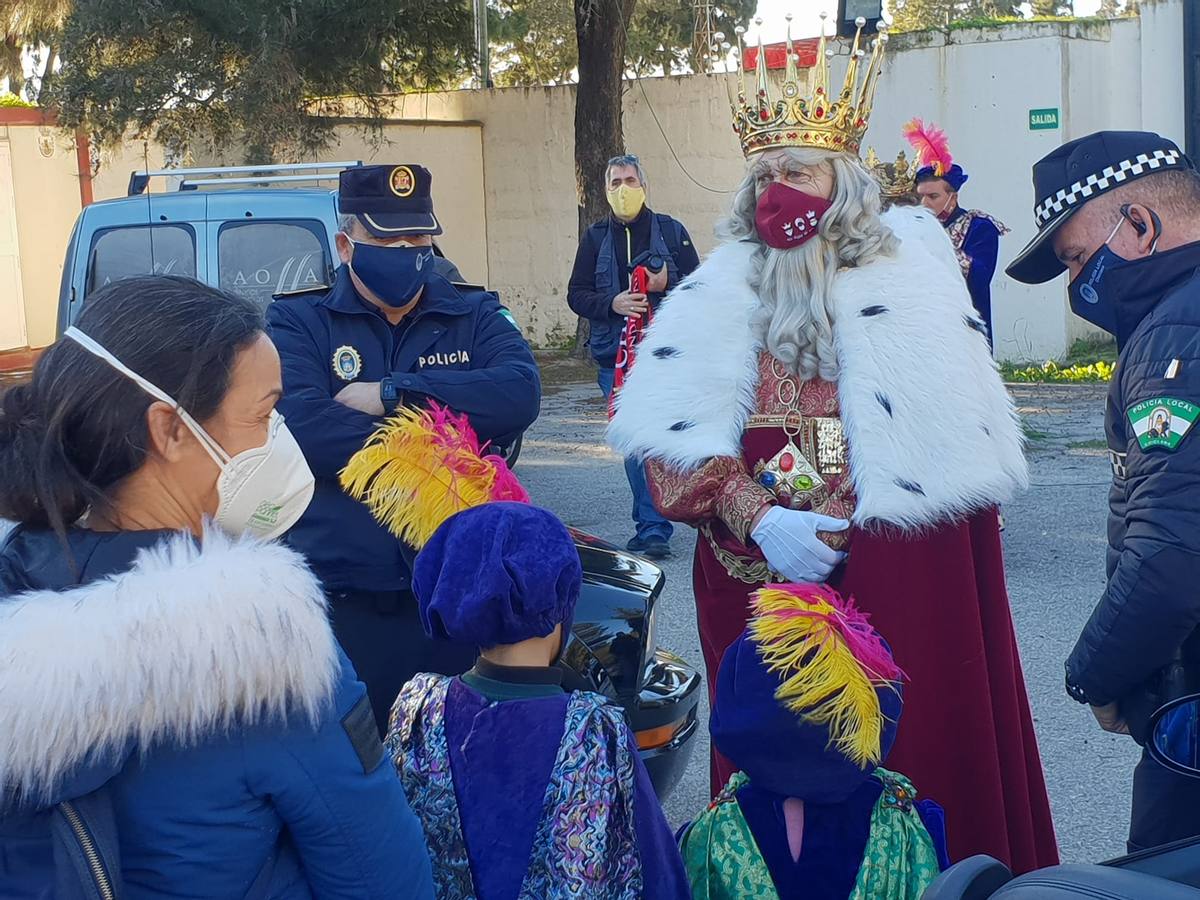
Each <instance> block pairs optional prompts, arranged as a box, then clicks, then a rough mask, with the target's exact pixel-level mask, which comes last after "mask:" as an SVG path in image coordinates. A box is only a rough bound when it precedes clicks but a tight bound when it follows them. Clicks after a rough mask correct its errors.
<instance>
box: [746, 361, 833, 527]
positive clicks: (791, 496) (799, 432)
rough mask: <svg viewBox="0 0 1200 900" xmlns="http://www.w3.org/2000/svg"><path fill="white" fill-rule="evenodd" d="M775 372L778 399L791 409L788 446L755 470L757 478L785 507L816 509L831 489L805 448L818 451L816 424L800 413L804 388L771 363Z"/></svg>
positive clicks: (787, 424) (787, 416) (785, 427)
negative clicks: (812, 507) (801, 388)
mask: <svg viewBox="0 0 1200 900" xmlns="http://www.w3.org/2000/svg"><path fill="white" fill-rule="evenodd" d="M771 368H772V372H773V374H775V375H776V376H777V378H778V380H777V381H776V385H775V397H776V399H777V400H778V401H779V403H780V405H781V406H784V407H786V409H787V412H786V413H785V414H784V417H783V433H784V434H785V435H786V436H787V442H786V443H785V444H784V445H783V447H782V449H780V451H779V452H778V453H776V454H775V455H774V456H772V457H771V458H770V459H769V460H766V461H765V462H762V461H760V462H759V463H758V464H757V465H756V466H755V467H754V477H755V479H757V481H758V483H759V484H761V485H762V486H763V487H765V488H766V489H767V490H769V491H771V493H773V494H774V495H775V496H776V497H777V498H779V502H780V503H782V504H784V505H785V506H789V507H791V508H793V509H800V508H803V507H810V506H814V505H816V504H817V503H818V502H820V499H821V498H822V497H823V496H826V495H828V486H827V485H826V484H825V480H824V479H823V478H821V473H820V472H818V471H817V470H816V468H815V467H814V466H813V464H812V463H811V462H809V460H808V454H807V453H806V452H805V451H804V449H803V448H802V447H801V444H803V445H805V446H807V447H811V448H813V449H815V447H816V422H815V421H813V420H811V419H806V418H805V417H804V416H803V415H802V414H801V412H800V386H799V384H798V382H797V381H796V379H795V378H793V377H792V376H790V375H789V374H788V373H787V372H780V371H778V361H777V360H772V361H771ZM797 439H799V443H797Z"/></svg>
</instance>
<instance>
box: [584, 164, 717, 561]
mask: <svg viewBox="0 0 1200 900" xmlns="http://www.w3.org/2000/svg"><path fill="white" fill-rule="evenodd" d="M605 184H606V185H607V188H608V205H609V208H610V209H611V210H612V214H611V215H609V216H607V217H605V218H604V219H603V220H601V221H599V222H597V223H595V224H594V225H592V226H591V227H590V228H588V230H587V231H586V232H584V235H583V239H582V240H581V241H580V242H579V250H578V251H577V252H576V254H575V268H574V269H573V270H572V272H571V281H570V284H569V285H568V287H567V303H568V304H569V305H570V307H571V309H572V310H573V311H574V312H575V313H576V314H577V315H580V316H583V317H585V318H587V319H589V320H590V321H591V325H592V327H591V338H590V339H589V341H588V344H589V346H590V347H591V350H592V356H593V357H595V359H596V364H597V365H598V366H599V367H600V372H599V374H598V375H597V378H596V381H597V383H599V385H600V390H601V391H603V392H604V396H605V397H608V396H609V395H610V394H611V393H612V389H613V381H614V379H615V367H616V360H617V351H618V349H619V346H620V343H621V333H622V331H623V330H624V327H625V320H626V318H627V317H640V316H642V315H644V314H645V313H646V312H647V310H653V309H654V308H655V307H657V305H658V302H659V301H660V300H661V299H662V298H663V296H664V295H665V294H666V292H667V291H668V290H670V289H671V288H673V287H674V286H675V285H676V284H678V283H679V281H680V280H681V279H682V278H684V277H685V276H686V275H689V274H691V272H692V270H693V269H695V268H696V267H697V266H698V265H699V264H700V258H699V257H698V256H697V255H696V248H695V247H694V246H693V244H692V239H691V236H690V235H689V234H688V233H687V229H686V228H684V227H683V225H682V224H681V223H680V222H678V221H677V220H675V219H673V218H671V217H670V216H668V215H665V214H664V213H656V212H654V211H653V210H651V209H650V207H648V206H647V205H646V176H645V173H644V172H643V171H642V164H641V162H640V161H639V160H638V158H637V157H636V156H630V155H625V156H615V157H613V158H612V159H610V160H609V161H608V165H607V167H606V168H605ZM638 266H645V268H646V269H647V271H648V272H649V280H648V287H647V290H646V291H645V292H641V291H634V290H632V285H631V283H630V278H631V277H632V275H633V271H634V269H635V268H637V267H638ZM625 474H626V475H627V476H628V478H629V487H630V489H631V490H632V491H633V521H634V524H635V526H636V532H635V534H634V536H633V538H632V539H631V540H630V541H629V543H628V544H627V545H626V546H627V548H628V549H629V550H630V551H632V552H634V553H641V554H642V555H644V556H647V557H649V558H650V559H665V558H666V557H668V556H670V554H671V547H670V543H669V541H670V540H671V532H672V526H671V523H670V522H668V521H667V520H666V519H664V518H663V517H662V515H661V514H659V512H658V510H656V509H655V508H654V503H653V502H652V501H651V499H650V492H649V491H648V490H647V488H646V474H645V470H644V466H643V464H642V463H641V462H639V461H637V460H634V459H627V460H625Z"/></svg>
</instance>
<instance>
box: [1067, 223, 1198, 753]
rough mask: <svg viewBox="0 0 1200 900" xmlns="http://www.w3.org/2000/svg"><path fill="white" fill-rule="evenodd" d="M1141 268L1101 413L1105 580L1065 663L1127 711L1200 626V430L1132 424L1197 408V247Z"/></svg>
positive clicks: (1093, 691)
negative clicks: (1161, 412)
mask: <svg viewBox="0 0 1200 900" xmlns="http://www.w3.org/2000/svg"><path fill="white" fill-rule="evenodd" d="M1143 268H1144V275H1143V276H1142V281H1141V285H1140V288H1139V291H1140V293H1141V294H1142V295H1143V296H1145V297H1146V298H1147V299H1146V300H1145V301H1143V302H1144V305H1145V311H1144V312H1143V313H1141V314H1142V315H1143V316H1144V317H1143V318H1142V319H1141V321H1140V323H1138V324H1136V325H1134V324H1133V323H1130V327H1131V328H1132V329H1133V330H1132V332H1131V334H1130V336H1129V339H1128V340H1127V342H1126V343H1125V346H1124V347H1123V348H1122V350H1121V354H1120V361H1119V363H1118V365H1117V371H1116V374H1115V375H1114V377H1113V381H1112V385H1111V386H1110V388H1109V393H1108V410H1107V413H1106V416H1105V420H1106V421H1105V430H1106V432H1107V437H1108V447H1109V452H1110V456H1111V458H1112V460H1113V470H1114V471H1113V483H1112V489H1111V492H1110V494H1109V517H1108V586H1107V588H1106V589H1105V592H1104V595H1103V596H1102V597H1101V599H1100V602H1099V604H1098V605H1097V606H1096V609H1095V611H1094V612H1093V613H1092V617H1091V619H1090V620H1089V621H1088V623H1087V626H1086V627H1085V628H1084V630H1083V633H1082V635H1080V638H1079V641H1078V643H1077V644H1076V645H1075V649H1074V651H1073V652H1072V653H1071V656H1070V659H1069V660H1068V661H1067V674H1068V676H1069V679H1070V680H1071V681H1072V682H1074V683H1075V684H1076V685H1078V686H1079V687H1080V688H1082V689H1083V691H1084V693H1085V694H1086V698H1087V700H1088V701H1089V702H1091V703H1093V704H1095V705H1104V704H1107V703H1110V702H1112V701H1121V702H1122V706H1123V708H1124V707H1125V706H1127V705H1128V706H1129V707H1130V708H1131V713H1130V714H1132V707H1134V706H1135V705H1140V704H1138V702H1137V701H1138V697H1139V695H1140V694H1142V693H1145V690H1144V689H1146V688H1148V689H1149V690H1150V691H1151V692H1153V691H1154V690H1155V687H1154V684H1153V681H1154V680H1155V679H1156V678H1157V676H1158V673H1159V672H1160V670H1161V669H1162V668H1163V666H1165V665H1166V664H1167V663H1169V662H1170V661H1171V660H1172V658H1173V657H1175V655H1176V654H1177V653H1179V651H1180V649H1181V647H1182V646H1183V645H1184V643H1185V641H1186V640H1187V638H1188V636H1189V635H1191V634H1192V632H1193V631H1194V630H1195V629H1196V627H1197V625H1200V500H1198V497H1200V433H1196V432H1200V427H1196V428H1190V429H1188V430H1186V432H1185V433H1184V434H1183V435H1182V439H1181V440H1179V441H1178V442H1175V443H1174V446H1164V445H1162V443H1161V441H1157V440H1152V439H1147V438H1141V439H1139V435H1138V433H1137V431H1138V429H1137V428H1135V424H1134V423H1135V422H1137V421H1140V420H1142V419H1143V418H1144V415H1145V413H1146V412H1147V411H1149V413H1150V414H1151V416H1153V413H1154V411H1155V410H1157V409H1158V408H1159V407H1160V404H1158V403H1151V402H1150V401H1157V400H1164V401H1176V403H1179V404H1183V405H1182V406H1180V405H1176V404H1174V403H1164V404H1161V405H1162V406H1169V407H1170V408H1172V409H1173V410H1177V412H1178V414H1179V415H1183V416H1184V418H1186V417H1187V416H1189V415H1193V413H1192V411H1191V408H1192V407H1193V406H1200V244H1193V245H1189V246H1187V247H1180V248H1177V249H1175V250H1172V251H1169V252H1167V253H1164V254H1162V255H1161V258H1160V259H1157V260H1155V261H1154V265H1152V266H1150V265H1147V264H1143ZM1127 308H1128V307H1127ZM1197 411H1198V412H1200V410H1197ZM1176 421H1177V422H1178V421H1179V419H1178V418H1176ZM1152 422H1153V419H1151V424H1152ZM1143 430H1144V426H1143ZM1177 430H1178V431H1182V430H1183V428H1182V426H1180V427H1179V428H1178V429H1177ZM1148 680H1149V681H1150V682H1151V683H1150V684H1149V685H1148ZM1141 712H1142V714H1143V715H1144V713H1145V712H1146V710H1142V711H1141ZM1139 718H1141V716H1139ZM1135 724H1136V723H1131V725H1135ZM1135 736H1136V735H1135Z"/></svg>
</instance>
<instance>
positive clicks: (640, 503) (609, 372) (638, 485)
mask: <svg viewBox="0 0 1200 900" xmlns="http://www.w3.org/2000/svg"><path fill="white" fill-rule="evenodd" d="M615 377H616V372H615V371H614V370H613V369H605V368H601V369H600V372H599V373H598V374H597V375H596V383H597V384H598V385H600V390H601V391H603V392H604V396H605V397H609V396H611V394H612V389H613V379H614V378H615ZM625 477H626V478H628V479H629V489H630V490H631V491H632V492H633V521H634V524H635V525H636V526H637V531H636V534H637V536H638V538H640V539H641V540H643V541H646V540H660V541H669V540H670V539H671V534H672V533H673V532H674V530H675V528H674V526H673V525H671V523H670V522H668V521H667V520H666V519H664V518H663V517H662V514H661V513H659V511H658V510H657V509H655V508H654V501H653V500H651V499H650V488H649V487H648V486H647V485H646V467H645V465H644V464H643V463H640V462H638V461H637V460H636V459H633V458H632V457H626V458H625Z"/></svg>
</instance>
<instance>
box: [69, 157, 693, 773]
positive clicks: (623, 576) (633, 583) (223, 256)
mask: <svg viewBox="0 0 1200 900" xmlns="http://www.w3.org/2000/svg"><path fill="white" fill-rule="evenodd" d="M356 165H361V163H360V162H340V163H321V164H309V165H304V164H298V165H286V166H273V167H263V166H231V167H226V168H221V169H167V170H161V171H152V172H134V173H133V174H132V175H131V176H130V179H129V191H128V196H125V197H119V198H117V199H114V200H104V201H101V202H99V203H94V204H92V205H91V206H87V207H85V208H84V209H83V211H82V212H81V213H80V214H79V219H78V220H77V221H76V223H75V229H74V231H73V232H72V233H71V241H70V244H69V246H68V247H67V256H66V261H65V264H64V266H63V276H62V287H61V290H60V294H59V307H58V332H59V334H60V335H61V334H62V332H63V331H64V330H65V329H66V328H67V327H68V326H69V325H71V324H73V323H74V322H75V320H76V319H77V318H78V317H79V313H80V311H81V310H82V309H83V307H84V306H85V305H86V303H87V298H88V296H89V295H90V294H91V293H92V292H93V291H95V290H97V289H98V288H101V287H103V286H104V285H106V284H109V283H110V282H113V281H116V280H119V279H121V278H126V277H129V276H131V275H146V274H160V275H187V276H189V277H192V278H196V279H199V280H200V281H204V282H206V283H208V284H211V285H214V286H216V287H219V288H221V289H222V290H226V291H230V292H231V293H234V294H239V295H241V296H243V297H249V298H250V299H252V300H254V301H255V302H257V303H259V304H261V305H262V306H263V307H266V306H267V304H269V303H270V302H271V300H272V298H273V297H275V296H276V295H278V294H283V293H288V292H289V291H297V290H305V289H310V288H314V287H319V286H321V285H329V284H333V272H334V269H335V268H336V266H337V260H336V257H335V256H334V252H333V247H334V242H333V238H334V235H335V234H336V233H337V193H336V192H335V191H331V190H329V189H327V188H326V189H322V188H320V187H319V185H320V184H321V183H322V182H328V181H336V179H337V176H338V172H340V171H341V170H342V169H345V168H347V167H348V166H356ZM154 178H166V179H173V180H174V181H175V187H176V189H175V190H173V191H170V192H163V193H153V194H152V193H149V192H148V191H147V188H148V186H149V184H150V181H151V179H154ZM302 184H308V185H317V186H309V187H300V186H299V185H302ZM447 265H448V263H447ZM505 449H506V450H507V451H508V453H507V455H509V457H510V459H513V458H515V450H516V448H515V447H514V448H505ZM571 531H572V535H573V536H574V538H575V544H576V546H577V547H578V548H579V556H580V560H581V562H582V563H583V572H584V575H583V582H584V583H583V590H582V592H581V593H580V596H579V603H578V606H577V608H576V615H575V625H574V627H573V629H572V633H571V640H570V642H569V643H568V645H567V649H566V652H565V653H564V656H563V667H564V669H565V670H566V671H565V675H564V685H565V686H567V687H568V689H587V690H593V691H597V692H599V693H602V694H604V695H605V696H607V697H610V698H611V699H612V700H613V701H614V702H615V703H617V704H619V705H621V706H622V707H624V709H625V712H626V715H627V716H628V719H629V723H630V726H631V728H632V729H633V731H634V735H635V737H636V738H637V742H638V747H639V749H640V751H641V754H642V758H643V759H644V760H645V762H646V768H647V769H648V771H649V773H650V777H651V779H652V780H653V782H654V786H655V789H656V790H657V791H658V793H659V796H660V797H666V795H667V794H668V793H669V792H670V791H671V789H672V788H674V786H675V785H676V784H677V783H678V782H679V780H680V779H681V778H682V776H683V773H684V771H685V769H686V768H687V761H688V759H689V757H690V756H691V753H692V748H693V746H694V744H695V740H694V739H695V737H696V734H697V732H698V731H699V723H698V718H697V710H698V705H699V701H700V690H699V689H700V683H701V678H700V675H699V673H697V672H696V670H695V669H693V668H692V667H691V666H689V665H688V664H687V663H685V662H684V661H683V660H682V659H680V658H679V657H677V656H675V655H674V654H671V653H668V652H667V651H665V650H662V649H660V648H658V647H657V646H656V643H655V636H654V632H655V619H656V618H657V616H656V610H655V607H656V605H657V604H658V601H659V597H660V595H661V593H662V589H663V586H664V585H665V583H666V577H665V576H664V575H663V572H662V570H661V569H659V568H658V567H657V566H655V565H654V564H652V563H650V562H648V561H647V560H644V559H642V558H640V557H637V556H634V555H632V554H630V553H626V552H625V551H624V550H620V549H618V548H616V547H613V546H611V545H609V544H607V543H605V542H604V541H601V540H600V539H599V538H596V537H593V536H592V535H588V534H585V533H583V532H580V531H577V530H575V529H572V530H571Z"/></svg>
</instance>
